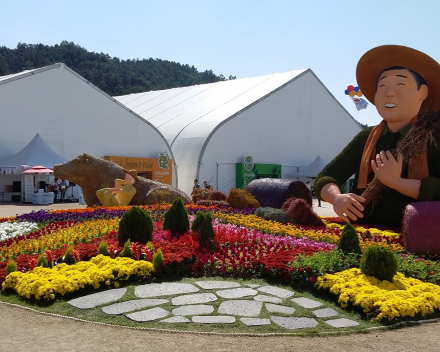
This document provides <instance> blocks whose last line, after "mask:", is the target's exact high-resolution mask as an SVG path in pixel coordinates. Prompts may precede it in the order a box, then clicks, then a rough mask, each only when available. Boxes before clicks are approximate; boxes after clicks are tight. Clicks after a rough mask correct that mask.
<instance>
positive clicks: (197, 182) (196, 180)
mask: <svg viewBox="0 0 440 352" xmlns="http://www.w3.org/2000/svg"><path fill="white" fill-rule="evenodd" d="M199 188H200V183H199V180H198V179H194V186H193V188H192V192H191V195H193V194H194V192H195V190H196V189H199Z"/></svg>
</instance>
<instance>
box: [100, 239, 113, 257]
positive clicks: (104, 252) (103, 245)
mask: <svg viewBox="0 0 440 352" xmlns="http://www.w3.org/2000/svg"><path fill="white" fill-rule="evenodd" d="M98 254H102V255H105V256H107V257H109V256H110V252H109V251H108V242H107V241H101V243H100V244H99V246H98Z"/></svg>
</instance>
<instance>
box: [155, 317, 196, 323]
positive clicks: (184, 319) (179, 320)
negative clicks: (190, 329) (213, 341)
mask: <svg viewBox="0 0 440 352" xmlns="http://www.w3.org/2000/svg"><path fill="white" fill-rule="evenodd" d="M159 322H160V323H191V320H189V319H188V318H187V317H181V316H178V317H171V318H167V319H164V320H160V321H159Z"/></svg>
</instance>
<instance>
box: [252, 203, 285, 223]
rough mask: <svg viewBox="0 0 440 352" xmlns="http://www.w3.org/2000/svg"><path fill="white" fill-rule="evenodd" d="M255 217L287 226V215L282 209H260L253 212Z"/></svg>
mask: <svg viewBox="0 0 440 352" xmlns="http://www.w3.org/2000/svg"><path fill="white" fill-rule="evenodd" d="M255 215H256V216H258V217H260V218H262V219H264V220H269V221H277V222H280V223H282V224H287V222H288V219H287V213H286V211H285V210H283V209H277V208H271V207H260V208H257V209H256V210H255Z"/></svg>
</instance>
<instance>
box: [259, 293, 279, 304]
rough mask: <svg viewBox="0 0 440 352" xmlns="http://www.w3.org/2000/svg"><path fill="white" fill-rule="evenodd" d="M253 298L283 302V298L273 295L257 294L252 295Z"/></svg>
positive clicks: (270, 301)
mask: <svg viewBox="0 0 440 352" xmlns="http://www.w3.org/2000/svg"><path fill="white" fill-rule="evenodd" d="M254 300H256V301H260V302H269V303H278V304H281V303H283V299H282V298H279V297H274V296H266V295H258V296H254Z"/></svg>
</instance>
